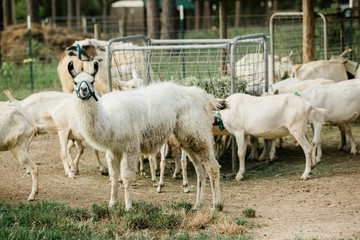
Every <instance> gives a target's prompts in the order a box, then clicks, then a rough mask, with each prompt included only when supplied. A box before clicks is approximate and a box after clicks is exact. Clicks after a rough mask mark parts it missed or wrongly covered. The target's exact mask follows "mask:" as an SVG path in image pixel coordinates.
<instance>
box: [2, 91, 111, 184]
mask: <svg viewBox="0 0 360 240" xmlns="http://www.w3.org/2000/svg"><path fill="white" fill-rule="evenodd" d="M4 93H5V94H6V96H7V97H8V98H9V99H10V100H11V101H13V102H16V103H18V104H20V105H21V107H23V108H24V109H26V111H27V112H28V113H29V114H30V115H31V116H32V118H33V119H34V120H35V122H37V123H38V124H43V125H45V126H49V127H51V126H54V125H56V124H55V123H54V121H53V119H51V118H49V117H46V116H47V115H48V114H47V113H48V112H51V111H53V110H54V109H57V106H59V105H60V104H62V102H63V101H65V102H66V101H68V100H69V99H71V98H72V97H73V95H72V94H70V93H63V92H56V91H49V92H40V93H34V94H32V95H30V96H29V97H27V98H25V99H24V100H21V101H18V100H16V99H15V98H14V97H13V96H12V95H11V92H10V91H8V90H6V91H4ZM68 104H69V106H70V107H71V106H72V104H71V103H68ZM62 106H64V104H62ZM58 110H59V111H61V112H59V113H56V114H58V115H62V114H65V115H66V113H69V114H71V113H73V111H71V110H70V109H69V107H68V106H66V105H65V106H64V107H62V108H61V109H58ZM54 130H55V131H58V130H59V129H54ZM69 140H70V139H69ZM74 140H75V146H76V148H77V155H76V158H75V162H78V161H79V158H80V157H81V155H82V153H83V146H82V143H81V142H79V141H76V139H74ZM60 143H61V140H60ZM64 144H65V145H64V146H62V145H61V147H64V148H61V150H60V156H61V159H62V162H63V166H64V170H65V174H66V175H68V177H69V178H75V175H74V173H76V171H77V169H75V168H74V164H73V161H72V159H71V155H70V154H66V153H69V152H70V150H71V147H72V146H73V141H72V140H71V141H66V142H65V143H64ZM95 157H96V165H97V166H98V167H99V168H100V172H101V173H102V174H105V175H106V174H107V170H106V168H105V167H104V166H103V165H102V164H101V162H100V160H99V157H98V155H97V154H96V153H95ZM69 165H70V166H71V167H72V171H73V172H72V171H70V170H69Z"/></svg>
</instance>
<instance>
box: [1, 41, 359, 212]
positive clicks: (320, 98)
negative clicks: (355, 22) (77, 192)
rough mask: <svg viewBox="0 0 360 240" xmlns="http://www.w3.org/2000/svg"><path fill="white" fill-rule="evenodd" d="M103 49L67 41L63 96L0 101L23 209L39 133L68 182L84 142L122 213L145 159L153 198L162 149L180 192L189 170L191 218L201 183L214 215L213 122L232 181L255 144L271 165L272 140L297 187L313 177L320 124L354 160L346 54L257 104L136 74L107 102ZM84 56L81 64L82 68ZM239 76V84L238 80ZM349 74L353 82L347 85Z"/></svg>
mask: <svg viewBox="0 0 360 240" xmlns="http://www.w3.org/2000/svg"><path fill="white" fill-rule="evenodd" d="M104 45H107V44H106V42H102V41H98V40H94V39H86V40H82V41H76V42H75V43H74V44H73V45H72V46H70V47H68V48H67V49H66V50H65V52H64V53H63V55H62V56H61V58H60V61H59V65H58V74H59V76H60V79H61V83H62V87H63V92H40V93H36V94H32V95H30V96H29V97H27V98H25V99H24V100H21V101H18V100H16V99H15V98H14V97H13V96H12V95H11V93H10V92H9V91H5V94H6V95H7V96H8V97H9V99H10V101H9V102H1V103H0V111H1V115H0V130H1V131H0V150H1V151H7V150H9V151H10V152H11V153H12V154H13V156H14V158H16V159H17V160H18V161H19V162H20V163H22V164H23V165H24V166H25V168H26V171H27V173H29V174H30V175H31V177H32V190H31V193H30V196H29V197H28V200H29V201H31V200H34V199H35V195H36V194H37V192H38V166H37V165H36V164H35V163H34V162H33V161H32V160H31V159H30V157H29V154H28V149H29V145H30V143H31V140H32V139H33V137H34V136H35V135H36V134H38V133H39V131H41V130H42V131H47V132H57V133H58V136H59V140H60V146H61V147H60V155H61V158H62V161H63V165H64V170H65V174H66V175H67V176H68V177H69V178H75V174H77V173H78V171H79V168H78V164H79V159H80V156H81V155H82V153H83V145H82V141H86V142H88V143H89V144H90V146H91V147H92V148H93V149H94V154H95V157H96V164H97V166H98V167H99V169H100V172H101V173H102V174H107V173H109V176H110V183H111V195H110V201H109V205H110V206H114V205H116V204H117V201H118V200H117V198H118V197H117V193H118V187H119V184H121V186H122V187H123V188H124V197H125V209H126V210H129V209H130V208H131V207H132V200H131V192H132V184H133V183H134V181H135V178H136V172H137V167H138V163H139V160H141V159H143V158H144V156H146V157H148V159H149V163H150V169H151V175H152V181H153V184H154V186H157V187H158V189H157V190H158V191H159V192H161V189H162V187H163V185H164V182H163V172H164V168H165V158H166V154H167V151H168V149H169V148H171V149H172V151H173V152H174V154H175V155H177V156H178V157H175V159H177V160H176V161H175V162H176V169H175V173H174V176H175V175H176V174H179V173H180V167H179V166H180V165H181V166H182V174H183V185H184V191H185V192H186V191H188V186H187V177H186V157H187V156H188V157H189V159H190V160H191V162H192V163H193V164H194V167H195V171H196V175H197V195H196V203H195V205H194V207H193V208H194V209H197V208H199V207H200V206H201V205H202V203H203V198H204V192H205V185H206V178H207V177H209V180H210V185H211V190H212V197H213V207H214V208H216V207H217V205H218V204H221V198H220V185H219V181H220V165H219V164H218V161H217V160H216V158H217V157H219V154H218V153H216V151H214V135H213V132H212V128H213V123H214V117H217V118H218V120H220V122H221V124H222V125H223V126H224V127H225V129H226V130H227V131H228V132H229V133H231V134H232V135H233V136H234V137H235V138H236V143H237V154H238V158H239V166H240V167H239V171H238V173H237V175H236V179H237V180H242V179H243V176H244V173H245V154H246V150H247V146H248V144H251V146H252V150H251V154H250V158H259V156H258V152H257V149H258V145H257V143H258V141H256V140H254V139H256V138H263V139H270V140H271V141H270V142H271V150H270V160H273V159H274V157H275V153H276V143H275V139H277V138H281V137H284V136H287V135H292V136H293V137H294V138H295V139H296V141H297V143H298V144H299V145H300V146H301V148H302V149H303V151H304V154H305V159H306V164H305V171H304V173H303V174H302V176H301V179H303V180H306V179H308V178H309V175H310V173H311V170H312V168H313V167H314V166H315V164H317V163H318V162H320V161H321V157H322V150H321V138H320V137H321V128H322V126H323V124H324V123H331V124H336V125H338V126H339V129H340V132H341V142H340V146H339V148H340V149H341V148H343V147H344V146H345V144H346V135H347V136H348V138H349V141H350V143H351V154H356V153H357V152H358V149H357V145H356V142H355V140H354V137H353V136H352V132H351V127H350V124H351V123H352V122H354V121H355V120H357V119H358V117H359V114H360V104H358V103H359V102H360V94H358V93H359V92H360V79H359V80H357V78H360V75H359V77H358V76H357V75H358V74H360V72H359V73H358V66H359V64H358V63H357V62H353V61H350V60H347V59H346V58H344V56H345V54H346V53H347V51H345V52H344V53H342V54H341V55H340V56H335V57H332V58H331V59H330V60H321V61H313V62H309V63H306V64H302V65H294V64H290V65H291V71H292V73H291V75H292V77H291V78H288V79H285V80H282V81H278V82H276V80H277V79H276V76H277V75H276V74H275V75H274V76H275V79H274V80H273V81H271V82H276V83H272V84H271V85H270V86H269V91H268V92H266V93H265V92H263V94H262V96H252V95H249V94H245V93H235V94H232V95H231V96H229V97H228V98H226V99H218V98H215V97H214V96H213V95H211V94H208V93H207V92H206V91H205V90H203V89H201V88H198V87H194V86H191V87H189V86H182V85H178V84H176V83H174V82H158V83H152V84H149V85H148V86H143V83H142V79H141V78H142V77H143V76H140V78H139V76H138V75H137V74H136V72H135V73H133V78H132V79H129V80H128V81H121V80H118V79H115V80H114V84H113V86H116V87H117V89H116V90H117V91H111V92H109V89H108V83H107V75H106V71H107V68H108V66H107V65H106V64H107V63H106V61H104V58H103V57H104V56H105V51H106V49H105V48H104V47H103V46H104ZM124 54H126V53H124ZM81 55H82V56H81ZM84 56H85V58H86V60H87V61H83V60H84V59H82V58H84ZM120 57H121V56H120ZM246 57H249V56H246ZM254 57H256V58H258V56H254ZM261 58H262V56H261ZM260 60H261V59H260ZM119 61H120V60H119ZM239 61H241V60H239ZM275 61H277V63H276V64H278V68H279V69H280V68H281V67H284V66H283V65H282V64H287V66H289V61H290V56H289V57H287V58H281V59H280V58H277V59H275ZM259 62H260V63H261V61H259ZM239 63H240V62H239ZM260 63H259V64H260ZM239 66H240V65H239ZM275 66H276V65H275ZM238 70H239V71H237V75H238V77H240V75H241V72H246V70H245V69H238ZM349 73H350V75H352V77H353V78H354V79H349ZM279 74H280V71H279ZM281 74H282V73H281ZM288 74H289V75H290V73H288ZM270 75H272V74H270ZM277 77H280V76H277ZM100 96H101V97H100ZM309 123H311V124H312V126H313V132H314V134H313V139H312V140H310V139H309V138H308V136H307V133H306V132H307V125H308V124H309ZM73 145H75V146H76V148H77V154H76V156H75V158H74V159H72V157H71V154H70V150H71V148H72V147H73ZM98 151H102V152H104V153H106V154H105V157H106V161H107V166H108V169H109V170H107V168H106V167H105V166H104V165H102V164H101V162H100V159H99V153H98ZM180 152H181V160H179V159H180ZM264 153H265V151H263V153H262V154H261V156H260V159H261V158H264V156H265V154H264ZM158 155H161V164H160V166H161V174H160V181H159V182H158V181H157V180H156V174H155V170H154V169H155V166H156V160H157V157H158Z"/></svg>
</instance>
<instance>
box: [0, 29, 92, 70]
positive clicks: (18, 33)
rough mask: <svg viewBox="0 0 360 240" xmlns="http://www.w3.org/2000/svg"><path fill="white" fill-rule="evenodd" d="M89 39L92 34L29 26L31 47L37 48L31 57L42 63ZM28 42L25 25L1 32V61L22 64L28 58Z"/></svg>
mask: <svg viewBox="0 0 360 240" xmlns="http://www.w3.org/2000/svg"><path fill="white" fill-rule="evenodd" d="M91 37H93V35H92V34H84V33H82V32H79V31H74V30H69V29H62V28H52V27H49V26H45V25H44V26H42V25H40V24H37V23H32V24H31V38H32V41H33V42H32V43H33V44H32V47H33V49H34V48H36V47H37V48H38V49H37V51H35V52H34V55H33V57H34V58H38V59H40V60H44V61H51V60H52V59H53V58H58V57H59V56H60V54H61V52H62V51H64V50H65V48H66V47H68V46H70V45H71V44H73V42H74V41H75V40H80V39H84V38H91ZM28 42H29V39H28V29H27V24H17V25H11V26H9V27H7V28H6V29H5V30H4V31H3V32H1V50H2V61H5V62H15V63H17V64H20V63H22V61H23V59H24V58H27V57H28V56H27V54H28V48H29V43H28ZM35 50H36V49H35Z"/></svg>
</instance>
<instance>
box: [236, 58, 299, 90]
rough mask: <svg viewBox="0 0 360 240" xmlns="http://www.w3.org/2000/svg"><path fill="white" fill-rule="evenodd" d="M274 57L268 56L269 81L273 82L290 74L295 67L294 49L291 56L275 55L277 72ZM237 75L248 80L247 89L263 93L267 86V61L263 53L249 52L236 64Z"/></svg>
mask: <svg viewBox="0 0 360 240" xmlns="http://www.w3.org/2000/svg"><path fill="white" fill-rule="evenodd" d="M271 61H272V58H271V56H270V55H269V56H268V66H269V68H268V69H269V83H270V84H273V83H275V82H278V81H280V80H281V79H283V78H286V77H287V76H288V75H290V73H291V71H292V69H293V65H294V64H293V61H292V51H291V52H290V54H289V56H285V57H282V58H281V59H280V58H279V57H278V56H274V68H275V72H274V71H273V69H272V68H271ZM235 76H237V77H239V78H240V79H241V80H244V81H246V82H247V86H246V89H245V91H246V92H248V93H251V94H256V95H261V93H262V92H263V89H264V88H265V80H264V76H265V61H264V58H263V55H262V54H255V53H253V54H247V55H245V56H243V57H242V58H241V59H240V60H238V61H237V62H236V64H235Z"/></svg>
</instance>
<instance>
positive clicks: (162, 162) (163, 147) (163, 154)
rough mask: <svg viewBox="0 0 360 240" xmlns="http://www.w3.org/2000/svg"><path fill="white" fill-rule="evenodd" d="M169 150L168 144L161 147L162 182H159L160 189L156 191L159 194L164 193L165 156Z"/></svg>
mask: <svg viewBox="0 0 360 240" xmlns="http://www.w3.org/2000/svg"><path fill="white" fill-rule="evenodd" d="M167 148H168V144H164V145H162V146H161V149H160V180H159V184H158V187H157V189H156V191H157V192H158V193H160V192H162V189H163V187H164V172H165V165H166V162H165V161H166V159H165V155H166V152H167Z"/></svg>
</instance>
